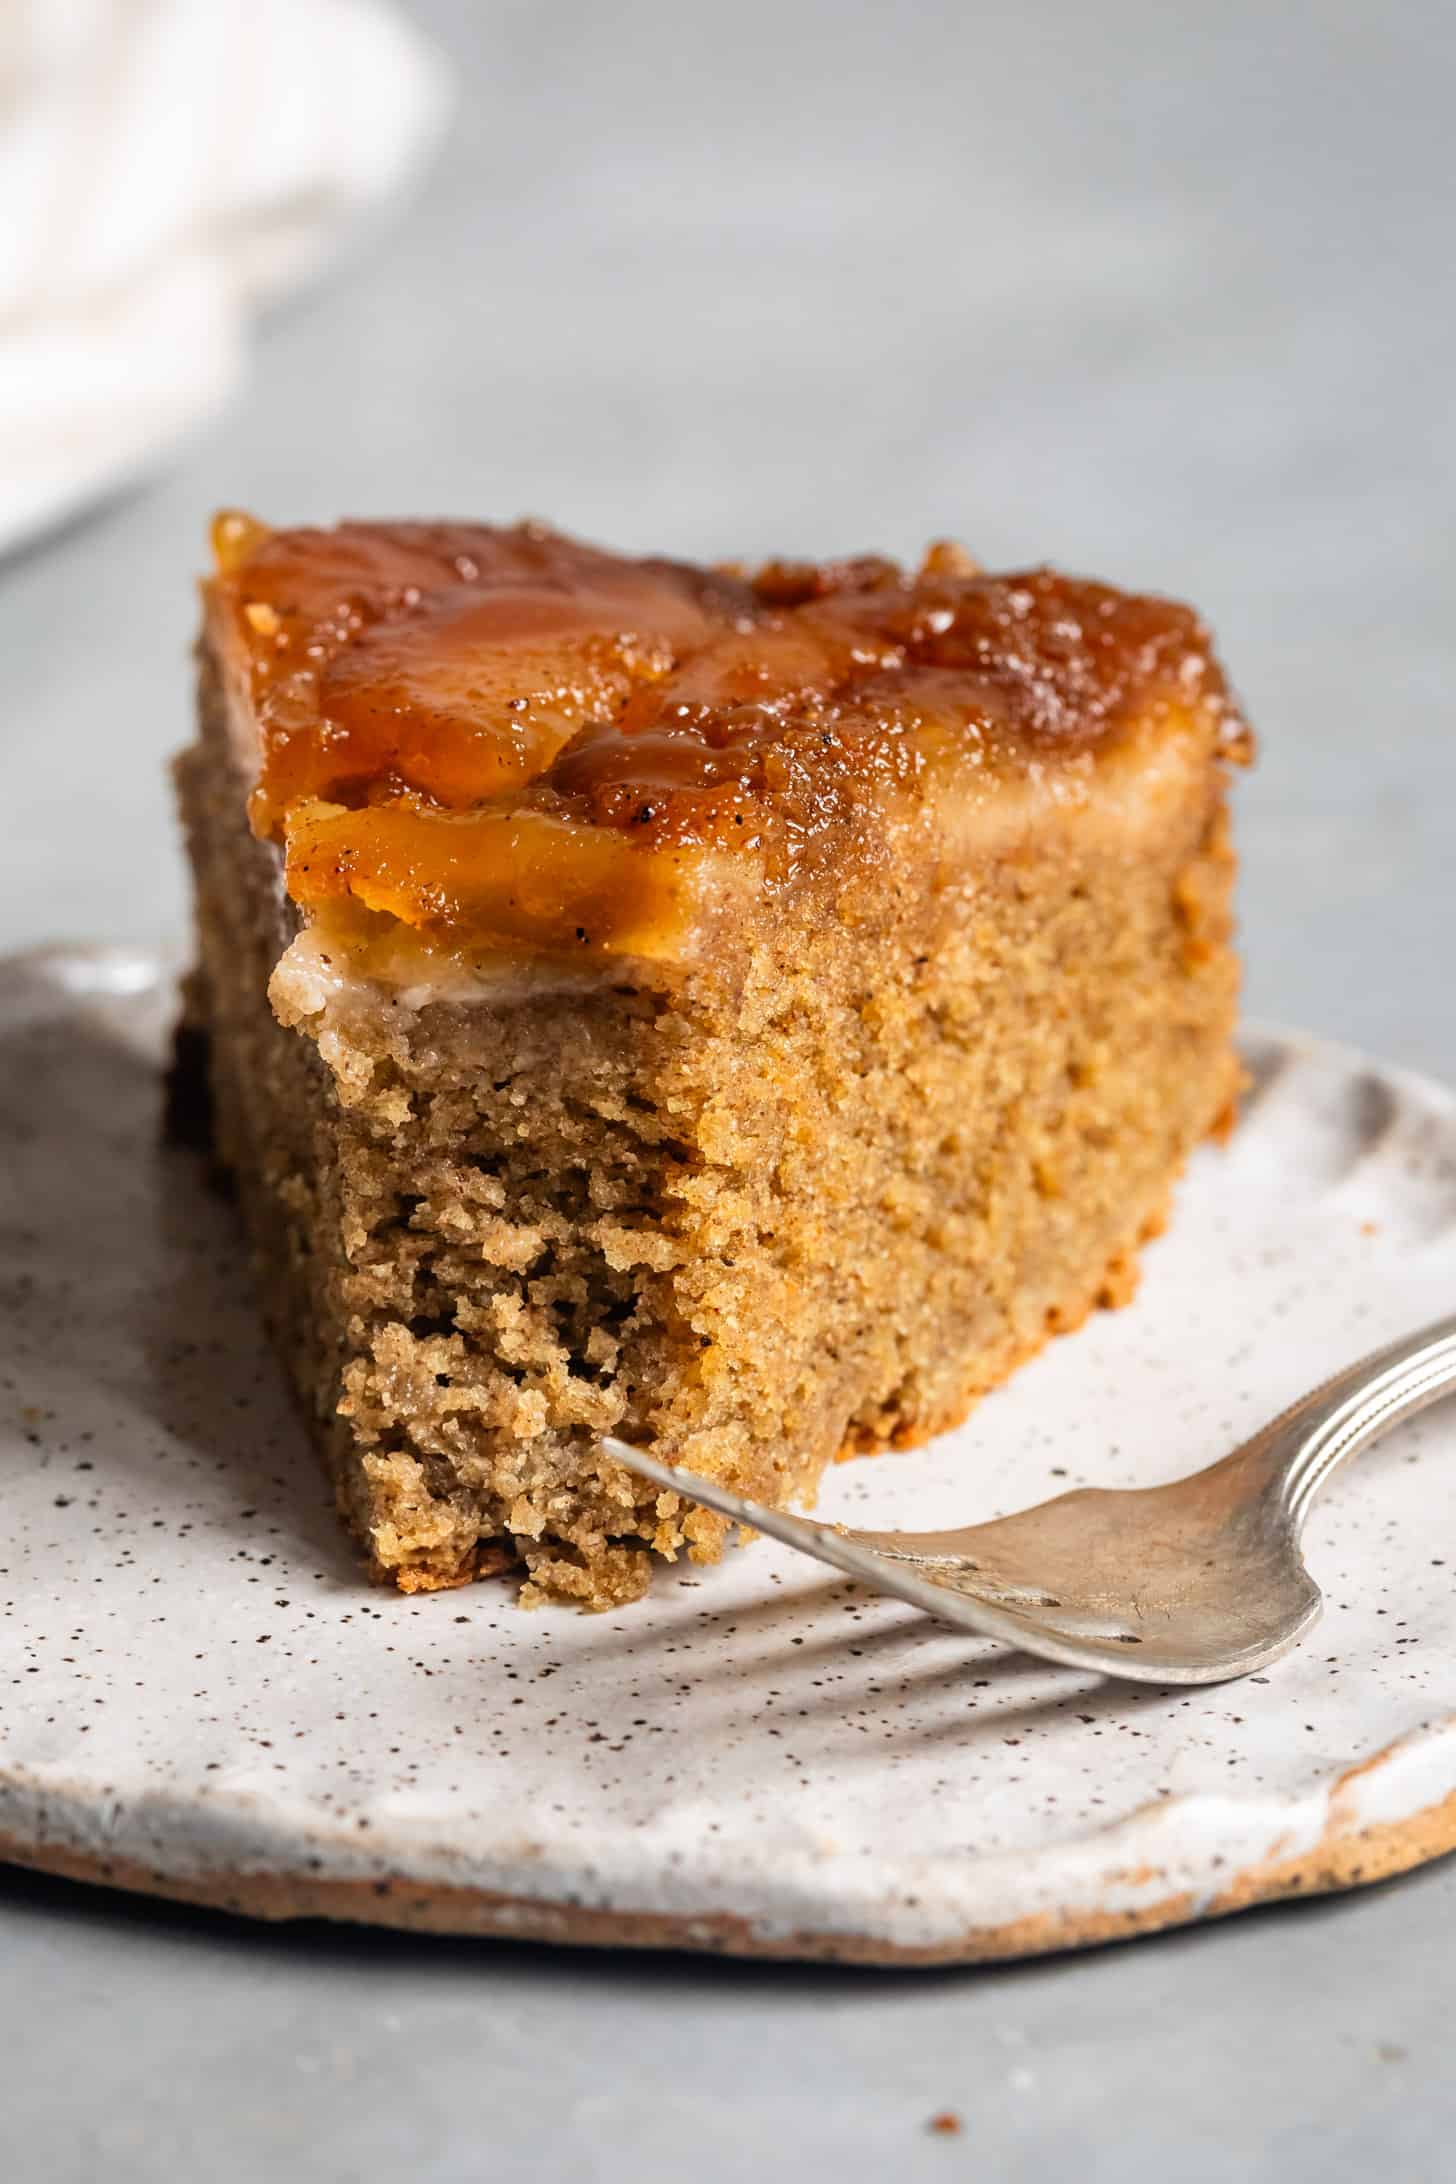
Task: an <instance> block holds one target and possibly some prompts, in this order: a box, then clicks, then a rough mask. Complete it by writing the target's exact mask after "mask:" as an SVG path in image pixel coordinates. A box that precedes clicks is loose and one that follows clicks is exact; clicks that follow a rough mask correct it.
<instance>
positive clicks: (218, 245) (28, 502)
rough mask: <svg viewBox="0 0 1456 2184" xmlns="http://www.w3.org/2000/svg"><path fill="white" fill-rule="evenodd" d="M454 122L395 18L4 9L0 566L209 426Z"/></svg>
mask: <svg viewBox="0 0 1456 2184" xmlns="http://www.w3.org/2000/svg"><path fill="white" fill-rule="evenodd" d="M449 104H450V86H449V78H448V74H447V71H446V68H445V65H444V63H443V62H442V61H441V59H440V58H439V57H438V56H437V55H436V53H435V51H434V49H433V48H432V47H431V46H430V45H429V44H428V43H427V42H426V41H425V40H424V39H423V38H422V37H421V36H420V35H419V33H418V32H417V31H416V30H415V29H414V28H413V26H412V25H410V24H408V23H407V22H406V21H405V20H404V19H403V18H402V16H401V15H400V14H399V13H398V12H397V11H396V10H395V9H394V8H392V7H390V6H388V5H386V4H385V0H140V4H139V0H8V4H7V5H4V6H0V207H3V216H0V551H3V550H5V549H6V548H8V547H11V546H13V545H15V544H16V543H17V542H19V541H20V540H22V539H24V538H26V537H27V536H29V535H31V534H33V533H34V532H36V531H39V530H42V529H44V528H46V527H47V526H49V525H51V524H53V523H55V522H57V521H58V520H60V519H61V518H63V517H65V516H66V515H68V514H70V513H71V512H73V511H74V510H75V509H76V508H78V507H80V506H82V505H84V503H86V502H87V501H90V500H93V499H95V498H96V497H97V496H98V495H100V494H102V493H104V492H106V491H108V490H110V489H112V488H113V487H115V486H117V485H119V484H121V483H122V482H124V481H125V480H126V479H127V478H128V477H130V476H132V475H134V474H135V473H136V472H138V471H139V470H141V469H143V468H144V467H145V466H146V465H147V464H149V463H150V462H152V461H154V460H155V459H157V458H158V457H160V456H161V455H162V454H163V453H164V452H165V451H166V450H167V448H168V447H169V446H171V445H172V444H173V443H174V442H175V441H177V440H178V439H179V438H181V437H182V436H183V435H184V434H186V433H187V432H188V431H190V430H192V429H193V428H195V427H196V426H198V425H199V424H201V423H202V422H203V421H205V420H206V419H207V418H209V417H210V416H212V415H213V414H214V413H215V412H216V411H217V410H218V409H219V408H220V407H221V406H222V405H223V403H225V402H226V401H227V399H228V397H229V396H230V394H231V393H232V392H233V391H234V389H235V388H236V387H237V386H238V384H239V383H240V380H241V378H242V375H243V372H244V369H245V366H246V356H247V333H248V324H249V320H250V318H251V317H252V316H253V315H254V314H255V313H256V312H257V311H258V309H259V308H260V307H261V306H263V305H265V304H267V303H270V302H272V301H274V300H275V299H276V298H277V297H279V296H281V295H283V294H285V293H286V292H287V291H288V290H289V289H291V288H294V287H295V286H297V285H298V284H299V283H300V282H301V281H303V280H305V279H306V278H307V277H308V276H309V275H311V274H313V273H315V272H316V271H317V270H318V269H319V268H320V267H321V266H322V265H323V264H324V263H325V262H326V261H327V260H328V259H329V258H330V257H331V256H333V255H334V253H335V252H336V251H337V249H338V247H339V245H340V244H341V242H342V241H343V240H344V239H345V237H346V236H348V235H350V234H352V233H354V232H355V231H356V230H357V229H358V227H359V226H360V224H361V222H362V221H363V220H364V219H365V218H366V217H367V215H369V214H370V213H371V212H373V211H375V210H376V209H377V208H379V207H381V206H383V205H385V204H387V203H388V202H390V201H391V200H393V199H395V198H396V197H397V196H398V195H399V194H400V193H401V192H402V191H403V190H404V188H405V187H406V186H407V185H408V184H409V182H410V181H411V180H412V179H413V178H414V177H415V176H416V175H417V174H418V173H419V172H420V170H421V167H422V166H423V164H424V161H425V159H426V157H427V156H428V154H429V153H430V151H431V150H432V149H433V147H434V145H435V144H436V142H437V141H438V138H439V136H440V133H441V130H442V127H443V124H444V121H445V118H446V115H447V112H448V109H449Z"/></svg>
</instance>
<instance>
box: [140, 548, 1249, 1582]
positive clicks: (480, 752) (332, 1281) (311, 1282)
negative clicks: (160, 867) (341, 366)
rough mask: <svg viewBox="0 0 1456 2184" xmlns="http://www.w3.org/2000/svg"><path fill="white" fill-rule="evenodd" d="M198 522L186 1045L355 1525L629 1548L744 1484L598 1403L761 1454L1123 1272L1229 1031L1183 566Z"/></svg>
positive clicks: (638, 1569)
mask: <svg viewBox="0 0 1456 2184" xmlns="http://www.w3.org/2000/svg"><path fill="white" fill-rule="evenodd" d="M214 550H215V567H214V570H213V572H212V574H211V575H210V576H209V578H208V579H207V581H206V582H205V585H204V602H205V617H204V628H203V636H202V642H201V650H200V659H201V678H200V706H199V730H198V737H197V740H196V742H195V743H194V744H193V745H192V746H191V748H190V749H188V750H187V751H186V752H184V754H183V755H182V757H181V759H180V761H179V762H178V768H177V778H178V786H179V792H180V797H181V805H182V812H183V817H184V821H185V825H186V831H187V838H188V844H189V849H190V853H191V860H192V869H193V876H194V882H195V894H196V914H197V933H198V959H197V969H196V971H195V973H194V975H193V977H192V978H191V980H190V982H189V986H188V994H187V1004H186V1012H185V1019H184V1026H183V1035H182V1038H181V1040H180V1042H179V1054H180V1055H181V1056H182V1057H183V1058H184V1061H186V1062H187V1063H188V1064H189V1065H190V1067H191V1069H192V1070H193V1071H195V1072H196V1073H197V1074H198V1075H199V1077H205V1085H206V1092H207V1097H208V1103H209V1108H210V1116H211V1130H212V1136H213V1144H214V1150H215V1155H216V1157H217V1159H218V1160H219V1162H220V1163H221V1164H222V1165H223V1166H224V1167H225V1168H226V1169H227V1170H228V1171H230V1173H231V1175H232V1177H233V1179H234V1180H235V1183H236V1187H237V1192H238V1197H239V1201H240V1205H241V1210H242V1215H243V1218H244V1221H245V1224H246V1229H247V1234H248V1238H249V1242H250V1247H251V1250H252V1253H253V1255H254V1258H255V1260H256V1264H257V1271H258V1278H259V1295H260V1298H261V1301H262V1308H263V1310H264V1312H265V1314H266V1316H267V1319H268V1323H269V1326H270V1328H271V1331H272V1334H273V1337H274V1340H275V1342H276V1344H277V1347H278V1350H279V1353H280V1355H281V1357H282V1359H283V1362H284V1365H285V1367H286V1369H287V1371H288V1373H289V1375H290V1376H291V1378H292V1381H293V1383H294V1386H295V1388H296V1390H297V1393H298V1396H299V1399H300V1402H301V1404H302V1407H303V1411H304V1414H305V1416H306V1418H307V1419H308V1421H309V1424H310V1427H311V1430H312V1432H313V1435H314V1438H315V1439H316V1441H317V1443H318V1445H319V1447H320V1449H321V1451H322V1453H323V1455H324V1458H325V1460H326V1462H327V1464H328V1466H329V1469H330V1471H331V1473H332V1476H333V1479H334V1483H335V1487H336V1490H337V1495H338V1501H339V1506H340V1509H341V1511H342V1513H343V1515H344V1517H345V1518H346V1520H347V1522H348V1523H349V1525H350V1527H351V1529H352V1530H353V1532H354V1534H355V1535H356V1537H357V1539H358V1540H359V1542H360V1544H361V1546H362V1548H363V1550H364V1552H365V1554H366V1555H367V1556H368V1559H369V1562H370V1565H371V1567H372V1568H373V1570H374V1571H375V1573H376V1574H378V1575H379V1576H381V1577H383V1578H386V1579H389V1580H391V1581H392V1582H394V1583H395V1584H397V1585H399V1586H401V1587H403V1588H404V1589H405V1590H410V1591H413V1590H419V1589H427V1588H433V1587H438V1586H447V1585H456V1584H460V1583H462V1582H464V1581H466V1580H467V1579H470V1578H472V1577H477V1576H482V1575H485V1574H488V1573H491V1572H495V1571H499V1570H503V1569H507V1568H511V1569H514V1570H516V1571H518V1572H519V1573H520V1575H521V1576H522V1577H523V1578H524V1580H525V1584H526V1597H527V1598H528V1599H539V1598H542V1597H546V1596H553V1597H565V1598H570V1599H574V1600H578V1601H581V1602H584V1603H586V1604H589V1605H591V1606H597V1607H600V1606H606V1605H611V1604H613V1603H616V1602H620V1601H623V1600H627V1599H630V1598H632V1597H634V1596H636V1595H637V1594H639V1593H640V1592H642V1590H643V1589H644V1587H645V1586H646V1584H647V1582H648V1579H649V1574H650V1570H651V1565H652V1558H653V1555H654V1553H656V1554H660V1555H668V1556H672V1555H676V1554H678V1553H680V1552H682V1551H684V1550H686V1551H688V1552H690V1553H691V1554H692V1555H694V1556H695V1557H697V1558H699V1559H711V1558H713V1557H715V1556H716V1555H717V1554H718V1552H719V1551H720V1548H721V1546H722V1543H723V1536H724V1532H725V1530H726V1526H725V1525H724V1523H723V1520H722V1519H720V1518H718V1517H716V1516H713V1515H712V1514H710V1513H709V1512H707V1511H705V1510H702V1509H698V1508H695V1507H693V1506H692V1505H691V1504H688V1503H685V1502H683V1501H682V1500H681V1498H680V1497H678V1496H676V1495H674V1494H671V1493H666V1494H664V1493H659V1492H658V1491H657V1490H656V1489H655V1488H653V1487H652V1486H649V1485H647V1484H645V1483H643V1482H641V1481H639V1480H637V1479H636V1478H634V1477H632V1476H630V1475H629V1474H628V1473H627V1472H625V1471H624V1470H623V1469H622V1468H621V1467H620V1466H619V1465H617V1464H614V1463H612V1462H611V1461H610V1460H609V1459H608V1458H607V1457H606V1456H605V1455H604V1454H603V1453H602V1451H601V1449H600V1446H599V1438H600V1436H601V1435H602V1434H603V1433H606V1432H612V1433H616V1434H620V1435H622V1436H623V1437H625V1438H626V1439H628V1440H634V1441H639V1442H641V1443H642V1444H644V1445H649V1444H650V1445H651V1446H652V1447H654V1448H655V1450H656V1451H657V1452H658V1453H659V1454H660V1455H661V1456H662V1457H663V1458H664V1459H665V1460H666V1461H668V1462H675V1463H680V1464H683V1465H685V1466H687V1467H689V1468H691V1469H692V1470H694V1471H697V1472H700V1473H704V1474H706V1475H708V1476H711V1477H713V1478H717V1479H720V1480H722V1481H723V1482H724V1483H725V1484H727V1485H730V1486H732V1487H734V1488H736V1489H737V1490H738V1491H739V1492H741V1493H744V1494H747V1495H749V1496H752V1497H754V1498H755V1499H758V1500H760V1501H767V1502H771V1503H785V1502H788V1501H792V1500H800V1499H803V1498H806V1497H808V1496H809V1495H810V1494H812V1491H813V1489H814V1486H815V1483H816V1481H817V1480H818V1478H819V1476H820V1474H821V1473H822V1471H823V1469H824V1467H825V1465H826V1464H828V1463H829V1462H830V1461H832V1460H833V1458H834V1457H836V1456H838V1455H842V1454H846V1453H849V1452H853V1451H856V1450H869V1449H874V1448H878V1447H881V1446H883V1445H885V1444H887V1443H897V1444H903V1443H907V1442H913V1441H918V1440H920V1439H923V1438H924V1437H925V1436H926V1435H929V1434H933V1433H936V1432H938V1431H940V1430H941V1429H942V1428H945V1427H947V1426H950V1425H952V1424H954V1423H955V1422H956V1421H957V1420H959V1419H960V1418H961V1417H963V1416H964V1414H965V1412H966V1410H967V1409H968V1407H969V1406H970V1405H971V1404H972V1403H973V1402H974V1401H975V1400H976V1398H977V1397H978V1396H980V1395H981V1394H983V1393H984V1392H985V1391H986V1390H987V1389H989V1388H991V1387H993V1386H994V1385H995V1384H996V1383H997V1382H998V1381H1000V1380H1002V1379H1004V1378H1005V1376H1006V1375H1007V1374H1008V1373H1009V1372H1010V1371H1011V1370H1012V1369H1013V1367H1014V1366H1015V1365H1016V1364H1017V1363H1018V1362H1019V1361H1020V1360H1021V1359H1023V1358H1025V1357H1027V1356H1029V1355H1030V1353H1031V1352H1033V1351H1034V1350H1036V1349H1037V1348H1038V1346H1039V1345H1040V1344H1041V1343H1042V1342H1043V1341H1044V1340H1045V1339H1046V1337H1047V1336H1048V1335H1049V1334H1051V1333H1053V1332H1056V1331H1058V1330H1061V1329H1066V1328H1070V1327H1074V1326H1075V1325H1076V1324H1077V1323H1078V1322H1079V1321H1080V1320H1081V1319H1082V1318H1083V1317H1084V1316H1085V1315H1086V1313H1087V1312H1088V1311H1089V1310H1091V1309H1092V1308H1093V1307H1094V1306H1095V1305H1097V1304H1101V1303H1115V1302H1118V1301H1121V1300H1122V1299H1123V1298H1125V1297H1126V1296H1127V1295H1129V1294H1130V1292H1131V1289H1132V1287H1133V1284H1134V1281H1135V1272H1136V1253H1137V1249H1138V1246H1139V1244H1140V1242H1141V1241H1142V1240H1143V1239H1145V1238H1146V1237H1148V1236H1149V1235H1151V1234H1152V1233H1153V1232H1154V1231H1155V1230H1156V1229H1157V1228H1158V1227H1159V1226H1160V1224H1161V1223H1162V1221H1163V1219H1164V1216H1165V1213H1166V1210H1167V1207H1168V1203H1169V1195H1170V1192H1171V1190H1172V1187H1173V1184H1174V1181H1175V1179H1176V1177H1177V1174H1178V1171H1179V1169H1180V1168H1181V1166H1182V1164H1183V1162H1184V1160H1185V1159H1186V1157H1187V1155H1188V1153H1189V1152H1190V1150H1191V1149H1192V1147H1193V1146H1194V1145H1195V1144H1196V1143H1197V1142H1198V1140H1199V1139H1200V1138H1202V1137H1203V1136H1205V1135H1206V1134H1207V1133H1209V1132H1210V1131H1212V1130H1215V1129H1217V1128H1218V1127H1219V1126H1220V1125H1221V1124H1222V1123H1223V1122H1224V1121H1226V1120H1227V1118H1228V1116H1229V1114H1230V1112H1231V1106H1232V1102H1233V1099H1234V1095H1235V1089H1236V1083H1237V1065H1236V1062H1235V1058H1234V1051H1233V1046H1232V1031H1233V1021H1234V1010H1235V998H1236V987H1237V971H1236V964H1235V958H1234V955H1233V953H1232V950H1231V947H1230V887H1231V882H1232V876H1233V859H1232V855H1231V852H1230V848H1229V836H1228V822H1227V816H1226V791H1227V786H1228V777H1229V769H1230V766H1231V765H1232V764H1235V763H1238V762H1240V761H1242V760H1243V759H1244V757H1245V756H1246V754H1247V736H1246V733H1245V730H1244V728H1243V726H1242V724H1241V722H1240V720H1239V717H1238V714H1237V712H1236V710H1235V708H1234V706H1233V704H1232V702H1231V700H1230V698H1229V695H1228V692H1227V689H1226V687H1225V684H1224V681H1223V678H1222V675H1221V674H1220V672H1219V669H1218V666H1217V664H1216V663H1215V661H1214V659H1213V656H1212V653H1211V651H1210V647H1209V640H1208V635H1207V632H1206V630H1205V629H1204V627H1203V625H1202V624H1201V623H1200V621H1199V620H1198V618H1197V617H1196V616H1195V615H1194V614H1193V613H1192V612H1191V611H1190V610H1189V609H1188V608H1186V607H1182V606H1178V605H1173V604H1170V603H1168V602H1167V601H1164V600H1161V599H1154V598H1143V597H1135V596H1130V595H1128V594H1126V593H1122V592H1119V591H1115V590H1111V589H1109V588H1108V587H1106V586H1104V585H1101V584H1095V583H1089V582H1084V581H1081V580H1077V579H1073V578H1069V577H1065V576H1060V575H1056V574H1053V573H1051V572H1049V571H1047V570H1045V569H1036V570H1030V571H1027V572H1024V573H1018V574H1013V575H1002V576H991V575H986V574H983V573H982V572H981V571H980V570H978V569H977V568H976V567H975V566H974V564H973V563H972V562H971V561H970V560H969V558H968V557H967V556H966V555H965V554H963V553H962V552H961V551H960V550H959V549H958V548H955V547H952V546H946V545H940V546H935V547H932V548H931V550H930V551H929V553H928V554H927V555H926V556H925V558H924V560H923V562H922V563H921V565H920V567H919V568H918V569H917V570H915V571H914V572H913V573H909V572H906V571H905V570H903V569H901V568H900V567H898V566H897V565H896V564H895V563H893V562H891V561H888V560H884V559H880V558H878V557H866V558H862V559H856V560H846V561H835V562H827V563H800V562H778V563H771V564H770V565H768V566H767V567H764V568H760V569H757V570H756V571H752V572H745V571H743V570H741V569H738V568H728V567H725V568H708V567H694V566H691V565H688V564H685V563H681V562H674V561H667V560H655V559H645V560H644V559H634V558H630V557H627V556H622V555H617V554H612V553H607V552H603V551H600V550H597V549H595V548H592V547H587V546H584V545H580V544H577V543H576V542H574V541H572V540H569V539H566V538H564V537H561V536H559V535H558V534H556V533H554V532H551V531H548V530H545V529H543V528H541V527H539V526H537V525H519V526H515V527H504V528H492V527H487V526H484V525H476V524H465V523H346V524H341V525H340V526H339V527H338V528H337V529H333V530H302V529H296V530H270V529H268V528H266V527H264V526H263V525H261V524H259V523H256V522H254V521H253V520H251V519H249V518H245V517H241V516H235V515H229V516H223V517H220V518H219V519H218V521H217V523H216V525H215V527H214ZM182 1089H183V1091H184V1092H185V1091H186V1090H187V1086H186V1084H184V1085H183V1087H182Z"/></svg>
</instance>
